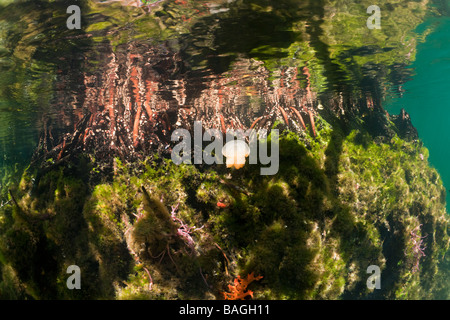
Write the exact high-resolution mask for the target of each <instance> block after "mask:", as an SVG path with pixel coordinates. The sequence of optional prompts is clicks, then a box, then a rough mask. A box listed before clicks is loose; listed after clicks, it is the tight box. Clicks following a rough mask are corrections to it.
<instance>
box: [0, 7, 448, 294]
mask: <svg viewBox="0 0 450 320" xmlns="http://www.w3.org/2000/svg"><path fill="white" fill-rule="evenodd" d="M79 2H80V5H81V7H82V12H83V25H84V26H85V28H83V29H82V30H81V31H79V33H74V32H77V31H74V32H72V31H68V30H67V29H66V28H65V20H66V18H67V15H66V11H65V10H66V3H63V1H56V2H55V1H39V2H36V1H21V2H20V3H19V2H17V3H9V2H8V7H6V5H5V6H3V3H2V7H1V8H0V9H2V11H1V12H0V18H1V21H0V23H1V27H2V28H1V31H0V51H1V57H0V58H1V59H0V66H1V67H2V79H1V80H0V84H1V85H0V97H1V98H2V100H1V101H0V108H1V111H2V113H1V114H0V123H1V124H2V126H0V143H1V148H2V151H3V153H4V157H3V159H0V164H1V165H2V166H1V171H0V177H1V182H0V183H1V188H0V299H123V300H125V299H448V298H449V297H450V291H449V290H450V289H449V288H450V287H449V282H448V279H449V270H450V257H449V255H448V248H449V243H450V237H449V233H448V223H449V218H448V213H447V212H446V209H445V204H446V190H445V188H444V186H443V184H442V181H441V179H440V177H439V174H438V172H437V171H436V170H435V169H434V168H433V167H431V166H430V163H429V162H428V156H429V153H428V150H427V149H426V148H425V147H424V146H423V144H422V142H421V141H420V140H419V139H418V133H417V130H415V129H414V127H413V126H412V122H411V119H410V118H409V115H408V114H407V113H406V111H405V110H402V112H401V113H400V115H398V116H397V115H389V114H388V113H386V112H385V111H384V110H383V107H382V100H383V98H384V92H385V91H386V90H387V87H386V82H387V83H391V84H392V83H393V84H394V85H395V86H397V87H398V88H397V89H398V91H400V89H399V88H400V87H401V85H402V84H403V83H404V82H405V81H407V78H408V77H409V76H410V74H409V71H408V70H404V69H403V67H404V66H406V65H407V64H408V63H409V62H411V61H412V60H414V57H415V52H416V44H417V42H420V41H423V39H424V38H425V37H426V35H427V34H428V33H429V32H430V30H431V29H432V26H429V27H426V28H425V30H423V31H422V32H421V33H420V34H416V33H415V32H413V30H416V28H417V26H418V25H420V24H421V22H423V19H424V17H425V15H426V13H427V12H428V11H427V10H428V9H429V8H430V7H429V6H428V4H429V1H427V0H423V1H388V0H383V1H378V3H379V5H380V7H381V9H382V10H383V12H388V13H389V14H388V15H387V16H386V19H385V18H384V17H383V19H384V20H383V21H384V22H383V23H386V24H385V25H384V26H385V27H383V28H382V29H380V30H373V31H370V30H369V29H367V28H366V25H365V20H366V19H367V14H366V8H367V6H369V5H370V4H372V3H371V1H368V0H367V1H366V0H364V1H359V2H357V3H355V4H354V5H353V6H350V5H349V4H350V3H351V2H350V1H343V0H339V1H337V0H327V1H316V0H309V1H297V0H283V1H281V0H280V1H266V0H236V1H225V0H215V1H190V0H186V1H156V0H155V1H142V2H139V1H113V0H111V1H94V0H93V1H79ZM123 4H128V6H124V5H123ZM141 4H145V5H146V6H145V8H143V6H142V7H139V6H138V5H141ZM352 4H353V3H352ZM4 8H7V9H8V10H6V9H4ZM293 8H296V9H295V10H293ZM150 13H152V14H151V15H150ZM17 21H20V23H17ZM59 26H62V27H59ZM272 26H275V28H272ZM269 29H270V30H269ZM272 29H273V30H272ZM244 31H245V32H244ZM236 35H239V37H236ZM3 75H4V76H3ZM26 84H30V85H26ZM327 90H330V91H327ZM4 97H8V99H10V100H11V101H9V100H5V101H6V102H4V101H3V99H4ZM43 114H44V115H43ZM17 115H21V116H22V117H24V118H25V119H19V120H21V121H16V122H14V123H12V124H10V119H11V118H13V117H17ZM24 115H26V116H24ZM17 118H19V117H17ZM195 120H203V121H204V122H203V123H204V124H205V126H207V127H211V128H218V129H220V130H221V131H222V132H225V131H226V130H227V129H235V128H255V129H258V128H274V129H279V130H280V133H281V134H280V139H279V159H280V166H279V171H278V173H277V174H275V175H273V176H263V175H260V169H261V168H260V166H259V165H253V164H252V165H250V164H248V152H247V151H246V150H241V152H240V153H239V154H230V155H229V157H228V158H229V159H230V160H229V162H228V166H227V164H223V165H203V164H202V165H197V164H196V165H188V164H181V165H175V164H174V163H173V162H172V161H171V160H170V156H168V154H169V153H170V151H171V149H170V146H171V145H170V142H169V138H170V133H171V132H172V131H173V130H174V129H175V128H187V129H189V128H190V126H191V125H192V123H193V121H195ZM29 123H37V124H38V125H37V127H36V128H33V132H31V133H30V134H28V135H27V136H24V135H23V131H21V129H22V128H24V127H26V125H27V124H29ZM35 131H38V132H39V133H40V139H37V136H38V135H37V134H35V133H36V132H35ZM37 140H39V141H37ZM268 143H275V142H274V141H272V137H271V136H269V137H268ZM36 145H37V148H35V147H36ZM19 146H21V147H19ZM22 149H23V150H22ZM30 150H34V153H33V157H32V159H31V163H30V161H28V158H29V157H28V155H30V153H32V152H31V151H30ZM19 151H20V152H19ZM225 151H227V150H226V149H225ZM227 154H228V153H227V152H225V155H227ZM30 158H31V156H30ZM24 159H26V161H27V165H26V167H25V168H22V167H21V165H13V166H11V165H9V164H10V163H14V162H19V160H22V161H21V163H23V162H24V161H25V160H24ZM227 160H228V159H227ZM73 265H76V266H78V267H79V268H80V270H81V288H82V289H81V290H69V289H68V288H67V283H66V280H67V279H68V277H69V275H68V273H67V269H68V267H69V266H73ZM369 266H378V267H379V268H380V270H381V275H380V289H370V288H368V286H367V280H368V277H369V276H370V274H368V273H367V270H368V267H369Z"/></svg>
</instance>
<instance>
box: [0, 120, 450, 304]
mask: <svg viewBox="0 0 450 320" xmlns="http://www.w3.org/2000/svg"><path fill="white" fill-rule="evenodd" d="M375 141H378V140H377V139H374V138H373V137H372V136H370V135H369V134H367V133H366V132H364V131H362V129H353V130H351V131H350V132H349V133H348V134H345V133H344V131H343V130H340V129H339V127H336V126H335V127H332V126H331V125H330V124H329V123H327V122H326V121H325V120H324V119H322V118H318V120H317V136H316V137H315V138H314V137H311V136H310V135H308V134H302V135H298V134H296V133H293V132H289V131H284V132H283V133H282V134H281V136H280V142H279V143H280V169H279V172H278V173H277V174H276V175H274V176H261V175H260V174H259V169H260V168H259V165H248V164H247V165H246V166H245V167H244V168H242V169H240V170H228V169H226V168H225V166H224V165H214V166H203V165H200V166H194V165H186V164H182V165H180V166H176V165H175V164H173V163H172V162H171V160H169V159H164V158H160V157H157V156H155V157H153V158H149V159H147V160H146V161H143V162H142V163H140V164H139V165H138V166H136V165H131V164H127V163H122V162H121V161H120V160H118V159H116V160H115V168H116V169H115V173H114V174H113V176H112V177H111V178H110V179H106V178H105V179H104V180H102V181H96V182H95V183H93V182H92V181H91V180H89V178H88V177H89V175H80V173H79V172H77V170H76V169H73V168H75V167H76V166H73V167H72V169H68V168H67V167H64V168H63V167H59V168H56V169H54V170H51V171H49V172H48V173H46V174H45V175H44V176H43V177H42V178H41V179H40V180H39V182H38V186H35V190H36V192H34V193H31V194H30V192H29V191H30V190H32V189H33V179H32V177H31V174H28V173H25V174H24V176H23V178H22V182H21V183H20V184H19V186H20V187H19V188H17V189H14V193H15V194H16V198H17V199H19V200H18V206H15V205H14V204H10V205H7V206H5V207H4V208H2V209H1V210H2V224H1V228H2V233H1V234H2V238H1V242H0V248H1V250H0V252H1V253H2V262H1V265H2V267H1V268H2V273H3V274H5V278H6V280H2V282H1V285H2V286H3V287H7V288H8V290H6V291H4V292H5V293H3V291H2V294H3V295H4V296H7V297H11V296H14V294H16V295H29V296H32V297H34V298H49V297H51V298H73V299H77V298H117V299H177V298H182V299H199V298H200V299H221V298H223V295H222V294H221V292H223V291H226V290H227V289H226V288H227V285H228V283H230V282H231V281H232V280H233V279H234V278H235V277H236V276H237V275H245V274H247V273H250V272H254V273H255V274H258V275H262V276H263V277H264V278H263V279H262V280H261V281H258V282H257V283H253V284H252V285H251V287H250V289H251V290H252V291H254V298H255V299H339V298H389V299H416V298H426V299H430V298H436V297H440V298H442V296H443V295H445V294H448V291H446V290H448V289H446V288H445V287H443V285H445V282H443V281H439V279H445V274H444V273H443V272H442V271H440V264H441V263H445V260H444V257H445V252H447V250H448V246H449V236H448V229H447V228H448V217H447V216H446V211H445V190H444V188H443V186H442V181H441V180H440V178H439V175H438V173H437V172H436V170H435V169H434V168H431V167H430V165H429V163H428V161H427V158H428V151H427V150H426V148H425V147H424V146H423V145H422V143H421V142H420V141H410V142H407V141H404V140H402V139H400V138H398V137H397V136H394V137H393V138H392V139H387V140H386V139H385V141H384V142H375ZM421 155H423V160H422V157H421ZM93 167H94V165H91V166H88V167H85V169H84V170H85V171H89V170H88V169H86V168H93ZM144 190H146V192H147V194H146V192H144ZM146 199H147V200H146ZM149 199H151V200H149ZM149 201H150V202H149ZM219 202H220V203H222V204H224V205H223V206H218V205H217V204H218V203H219ZM151 203H153V205H151ZM177 204H178V205H179V206H178V210H177V217H179V218H180V219H181V220H182V221H183V222H184V223H185V224H186V225H187V226H191V227H194V226H195V227H197V229H196V231H193V232H192V233H191V237H192V240H193V241H194V243H195V245H194V248H193V249H192V248H190V247H189V246H187V244H186V242H185V241H184V240H183V239H182V238H180V237H179V236H178V235H177V234H176V229H177V228H178V227H179V225H177V224H176V223H175V222H174V221H173V220H171V219H170V214H169V212H170V211H171V207H174V206H176V205H177ZM19 211H20V212H22V214H18V212H19ZM139 213H141V214H142V216H141V218H140V219H138V218H137V217H136V215H138V214H139ZM419 225H422V227H421V234H422V235H425V234H426V235H427V237H426V238H425V240H424V241H425V244H426V247H427V248H426V249H425V252H426V256H425V257H422V258H421V260H420V270H419V271H418V272H412V264H413V256H412V251H411V236H410V232H411V231H412V230H413V229H414V228H416V227H417V226H419ZM71 264H76V265H78V266H79V267H80V268H81V270H82V290H68V289H67V288H66V286H65V279H66V278H67V274H66V273H65V272H66V268H67V267H68V266H69V265H71ZM369 265H378V266H379V267H380V269H381V271H382V273H381V289H380V290H375V291H373V290H370V289H368V288H367V286H366V280H367V278H368V276H369V275H368V274H367V273H366V270H367V267H368V266H369ZM149 275H150V276H151V278H150V277H149ZM2 279H3V278H2ZM8 279H9V280H8ZM151 284H152V286H151V290H150V288H149V286H150V285H151ZM14 292H16V293H14ZM13 293H14V294H13Z"/></svg>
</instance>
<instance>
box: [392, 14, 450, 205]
mask: <svg viewBox="0 0 450 320" xmlns="http://www.w3.org/2000/svg"><path fill="white" fill-rule="evenodd" d="M430 22H431V23H436V29H435V30H434V32H433V33H431V34H430V35H429V36H428V37H427V39H426V41H425V42H424V43H421V44H419V45H418V48H417V56H416V60H415V61H414V63H413V64H412V65H411V68H412V69H413V70H414V76H413V78H412V79H411V80H410V81H408V82H406V83H405V85H404V87H403V89H404V93H403V96H402V97H401V98H400V97H399V98H396V99H394V100H392V101H390V102H389V103H388V104H387V105H386V106H385V108H386V109H387V110H388V111H389V112H390V113H396V114H397V113H399V112H400V109H401V108H404V109H405V110H406V112H408V113H409V114H410V115H411V118H412V122H413V125H414V126H415V127H416V128H417V130H418V132H419V137H420V139H421V140H423V142H424V143H425V145H426V147H427V148H428V149H429V151H430V158H429V161H430V163H431V165H432V166H434V167H435V168H436V169H437V170H438V172H439V173H440V175H441V177H442V180H443V182H444V185H445V186H446V189H447V212H448V211H449V209H450V205H449V201H448V200H449V191H448V190H449V189H450V165H449V159H450V41H449V35H450V17H441V18H439V20H437V21H436V20H433V21H430Z"/></svg>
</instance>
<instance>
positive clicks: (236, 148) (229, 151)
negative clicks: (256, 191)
mask: <svg viewBox="0 0 450 320" xmlns="http://www.w3.org/2000/svg"><path fill="white" fill-rule="evenodd" d="M222 154H223V155H224V156H225V157H226V158H227V160H226V164H227V168H232V167H235V168H236V169H240V168H242V167H243V166H244V165H245V158H246V157H248V155H249V154H250V148H249V146H248V145H247V143H246V142H245V141H243V140H232V141H228V142H227V143H226V144H225V145H224V146H223V148H222Z"/></svg>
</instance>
